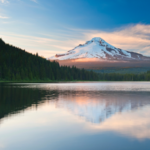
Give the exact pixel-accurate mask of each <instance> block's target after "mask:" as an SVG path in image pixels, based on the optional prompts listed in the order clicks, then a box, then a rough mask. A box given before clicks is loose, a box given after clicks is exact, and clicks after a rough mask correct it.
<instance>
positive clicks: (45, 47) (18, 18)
mask: <svg viewBox="0 0 150 150" xmlns="http://www.w3.org/2000/svg"><path fill="white" fill-rule="evenodd" d="M149 6H150V1H149V0H142V1H141V0H136V1H135V0H132V1H131V0H75V1H73V0H0V38H2V39H3V40H4V41H5V42H6V43H9V44H11V45H14V46H16V47H20V48H22V49H25V50H26V51H28V52H31V53H33V54H35V53H38V54H39V55H40V56H43V57H45V58H48V57H51V56H53V55H55V54H60V53H65V52H66V51H68V50H71V49H73V48H74V47H76V46H77V45H79V44H84V43H85V42H86V41H89V40H91V39H92V38H94V37H101V38H102V39H104V40H105V41H106V42H108V43H110V44H111V45H113V46H116V47H117V48H121V49H124V50H129V51H133V52H138V53H141V54H143V55H147V56H150V17H149V14H150V13H149Z"/></svg>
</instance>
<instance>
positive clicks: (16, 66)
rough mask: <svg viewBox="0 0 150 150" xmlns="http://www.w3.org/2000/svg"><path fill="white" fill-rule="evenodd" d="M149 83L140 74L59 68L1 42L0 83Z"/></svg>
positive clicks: (147, 76) (149, 75) (149, 74)
mask: <svg viewBox="0 0 150 150" xmlns="http://www.w3.org/2000/svg"><path fill="white" fill-rule="evenodd" d="M56 81H150V71H147V72H146V73H141V74H133V73H132V74H119V73H95V72H93V71H87V70H85V69H78V68H76V67H75V66H72V67H69V66H60V65H59V63H58V62H56V61H53V62H50V61H48V60H46V59H45V58H42V57H39V56H38V54H35V55H34V54H31V53H28V52H26V51H25V50H22V49H20V48H18V47H15V46H12V45H9V44H6V43H5V42H4V41H3V40H2V39H0V82H56Z"/></svg>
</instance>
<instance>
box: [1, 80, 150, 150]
mask: <svg viewBox="0 0 150 150" xmlns="http://www.w3.org/2000/svg"><path fill="white" fill-rule="evenodd" d="M1 149H2V150H110V149H111V150H134V149H135V150H149V149H150V82H92V83H88V82H87V83H56V84H0V150H1Z"/></svg>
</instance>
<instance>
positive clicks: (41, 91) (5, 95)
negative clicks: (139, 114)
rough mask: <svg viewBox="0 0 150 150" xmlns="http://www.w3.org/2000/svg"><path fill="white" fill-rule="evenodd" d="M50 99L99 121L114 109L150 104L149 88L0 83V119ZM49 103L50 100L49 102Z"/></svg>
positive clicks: (118, 110)
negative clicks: (127, 89)
mask: <svg viewBox="0 0 150 150" xmlns="http://www.w3.org/2000/svg"><path fill="white" fill-rule="evenodd" d="M48 100H53V101H52V103H53V104H54V105H56V106H57V107H56V108H60V107H61V108H64V109H67V110H69V111H71V112H72V113H73V114H75V115H77V116H81V117H82V118H83V119H85V120H87V121H89V122H92V123H100V122H103V121H104V120H106V119H107V118H109V117H111V116H112V115H114V114H116V113H117V112H121V113H122V112H126V111H131V110H132V111H133V110H135V109H138V108H141V107H143V106H145V105H149V104H150V92H144V91H142V92H133V91H132V92H125V91H122V92H121V91H109V92H108V91H101V92H100V91H80V90H78V91H76V90H70V91H69V90H64V91H63V90H62V89H61V90H59V89H58V90H57V89H55V88H54V89H53V88H49V87H46V86H45V88H44V87H40V86H37V87H36V86H34V87H33V86H19V85H18V86H14V85H8V86H6V85H0V119H2V118H5V117H7V116H10V115H11V114H16V113H20V112H23V111H24V110H26V109H27V108H32V107H38V105H40V104H41V103H44V102H45V101H48ZM50 104H51V103H50Z"/></svg>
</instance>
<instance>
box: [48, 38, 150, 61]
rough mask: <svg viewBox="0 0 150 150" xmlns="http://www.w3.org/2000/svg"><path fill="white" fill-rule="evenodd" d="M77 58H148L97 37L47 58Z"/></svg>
mask: <svg viewBox="0 0 150 150" xmlns="http://www.w3.org/2000/svg"><path fill="white" fill-rule="evenodd" d="M79 58H80V59H81V58H98V59H104V60H150V58H149V57H145V56H143V55H141V54H138V53H135V52H129V51H125V50H122V49H120V48H116V47H114V46H112V45H110V44H108V43H107V42H105V41H104V40H103V39H102V38H99V37H96V38H93V39H92V40H90V41H87V42H86V43H85V44H83V45H82V44H80V45H79V46H77V47H75V48H74V49H72V50H70V51H68V52H67V53H64V54H56V55H55V56H53V57H50V58H48V59H50V60H70V59H79Z"/></svg>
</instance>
